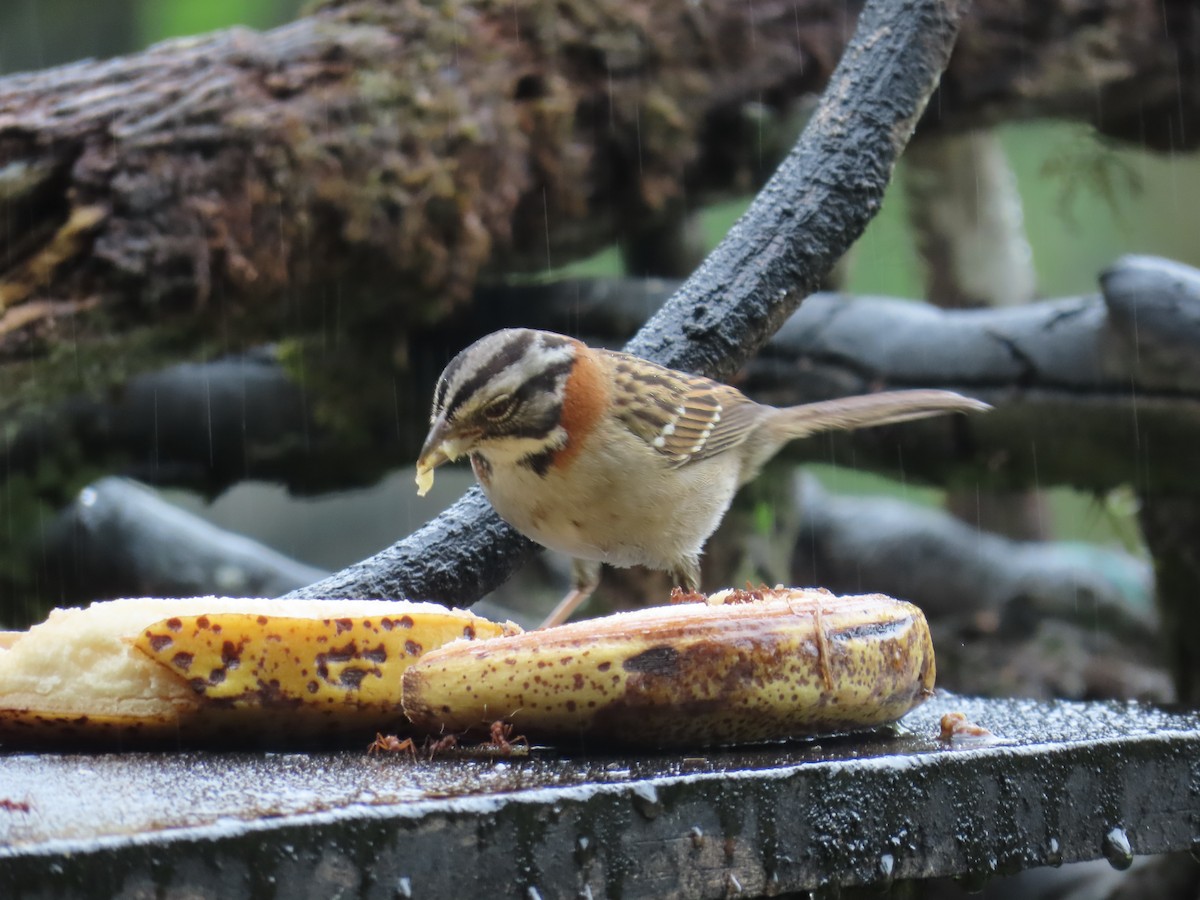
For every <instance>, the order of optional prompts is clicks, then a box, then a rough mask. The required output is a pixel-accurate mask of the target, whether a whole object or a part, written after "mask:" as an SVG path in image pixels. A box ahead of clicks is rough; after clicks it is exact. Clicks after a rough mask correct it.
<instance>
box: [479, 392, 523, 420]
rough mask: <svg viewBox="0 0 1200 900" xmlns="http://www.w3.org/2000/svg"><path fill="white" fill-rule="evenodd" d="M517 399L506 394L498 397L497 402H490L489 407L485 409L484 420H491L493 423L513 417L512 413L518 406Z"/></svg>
mask: <svg viewBox="0 0 1200 900" xmlns="http://www.w3.org/2000/svg"><path fill="white" fill-rule="evenodd" d="M516 399H517V398H516V397H514V396H513V395H512V394H505V395H504V396H502V397H497V398H496V399H495V400H490V401H488V403H487V405H486V406H484V408H483V416H484V418H485V419H491V420H492V421H493V422H499V421H500V420H501V419H507V418H508V417H509V416H510V415H512V411H513V409H514V407H515V406H516Z"/></svg>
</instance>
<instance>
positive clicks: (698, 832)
mask: <svg viewBox="0 0 1200 900" xmlns="http://www.w3.org/2000/svg"><path fill="white" fill-rule="evenodd" d="M688 837H689V838H691V839H692V849H694V850H699V849H700V848H701V847H703V846H704V831H703V829H701V827H700V826H699V825H693V826H692V828H691V830H690V831H689V832H688Z"/></svg>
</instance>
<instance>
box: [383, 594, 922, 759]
mask: <svg viewBox="0 0 1200 900" xmlns="http://www.w3.org/2000/svg"><path fill="white" fill-rule="evenodd" d="M933 681H934V656H933V645H932V642H931V640H930V635H929V628H928V625H927V624H926V622H925V617H924V615H923V614H922V613H921V611H920V610H919V609H918V608H917V607H915V606H913V605H912V604H909V603H904V602H901V601H897V600H892V599H891V598H888V597H884V596H882V595H879V594H874V595H867V596H860V597H842V598H839V597H836V596H834V595H833V594H830V593H828V592H826V591H820V590H807V591H806V590H796V589H782V588H776V589H774V590H764V591H726V592H723V593H722V594H718V595H714V596H713V597H711V598H709V600H708V602H707V603H689V604H684V605H678V606H669V607H652V608H648V609H641V610H636V611H633V612H626V613H617V614H615V615H612V616H608V617H606V618H604V619H594V620H591V621H584V622H578V623H574V624H570V625H564V626H560V627H557V628H549V629H545V630H543V631H533V632H528V633H525V634H520V635H515V636H509V637H500V638H495V639H492V640H485V641H477V642H472V643H463V642H460V643H455V644H450V645H447V646H445V647H442V648H440V649H438V650H432V651H430V652H429V653H427V654H425V655H424V656H422V657H421V658H420V659H419V660H418V661H417V662H416V663H415V664H414V665H412V666H410V667H409V668H408V670H407V671H406V672H405V673H404V690H403V695H402V696H403V706H404V712H405V714H406V715H407V716H408V718H409V720H410V721H411V722H412V723H413V724H414V725H415V726H416V727H418V728H420V729H423V730H426V731H430V732H460V733H461V732H476V733H484V732H486V731H487V729H488V727H489V725H490V724H491V723H493V722H495V721H497V720H503V721H506V722H509V723H511V724H512V726H513V728H514V730H515V731H516V732H517V733H520V734H523V735H527V736H529V737H530V738H534V739H539V740H550V741H559V742H561V741H563V740H578V739H581V738H588V739H592V740H600V741H603V742H609V743H615V744H625V745H647V746H659V747H670V746H702V745H714V744H731V743H750V742H758V741H768V740H782V739H786V738H791V737H800V736H805V735H812V734H817V733H828V732H847V731H856V730H862V729H867V728H872V727H875V726H878V725H881V724H884V723H887V722H892V721H895V720H896V719H898V718H900V717H901V716H902V715H904V714H905V713H906V712H908V711H909V710H910V709H911V708H912V707H914V706H916V705H918V704H919V703H921V702H922V701H924V700H925V698H927V697H928V696H929V695H930V694H931V692H932V689H933Z"/></svg>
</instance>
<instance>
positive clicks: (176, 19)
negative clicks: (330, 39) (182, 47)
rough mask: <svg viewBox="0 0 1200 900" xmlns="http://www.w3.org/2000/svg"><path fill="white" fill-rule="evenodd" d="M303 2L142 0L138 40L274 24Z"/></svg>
mask: <svg viewBox="0 0 1200 900" xmlns="http://www.w3.org/2000/svg"><path fill="white" fill-rule="evenodd" d="M301 5H302V0H250V2H247V0H166V2H164V0H139V2H138V3H137V23H138V40H139V42H140V43H142V44H152V43H155V42H156V41H161V40H164V39H165V38H170V37H184V36H186V35H189V34H202V33H203V32H206V31H215V30H216V29H218V28H228V27H229V26H230V25H235V24H236V25H245V26H247V27H248V28H272V27H274V26H275V25H279V24H280V23H282V22H286V21H288V20H289V19H292V18H294V17H295V16H296V14H297V13H298V12H299V10H300V7H301Z"/></svg>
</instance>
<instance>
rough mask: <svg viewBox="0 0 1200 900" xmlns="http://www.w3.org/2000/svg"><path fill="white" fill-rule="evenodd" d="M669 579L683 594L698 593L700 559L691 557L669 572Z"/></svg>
mask: <svg viewBox="0 0 1200 900" xmlns="http://www.w3.org/2000/svg"><path fill="white" fill-rule="evenodd" d="M671 579H672V580H673V581H674V582H675V584H676V585H677V586H678V587H679V588H680V590H682V591H683V592H684V593H685V594H697V593H699V592H700V559H699V557H696V556H693V557H690V558H689V559H685V560H683V562H681V563H679V564H678V565H676V566H675V568H674V569H672V570H671Z"/></svg>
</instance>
